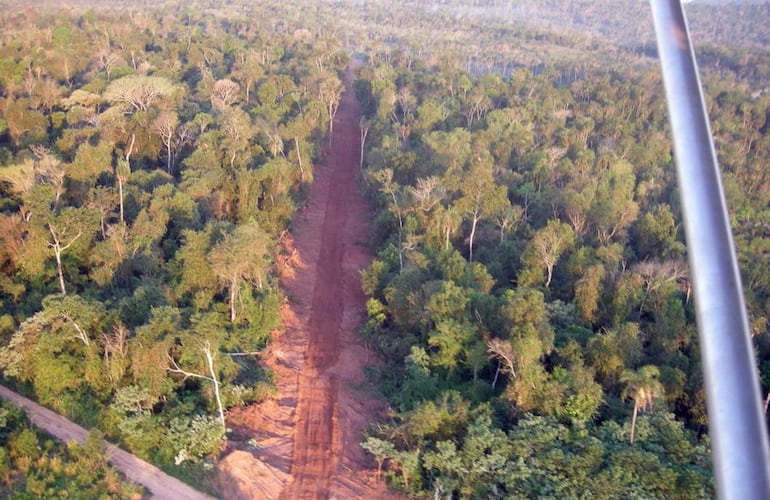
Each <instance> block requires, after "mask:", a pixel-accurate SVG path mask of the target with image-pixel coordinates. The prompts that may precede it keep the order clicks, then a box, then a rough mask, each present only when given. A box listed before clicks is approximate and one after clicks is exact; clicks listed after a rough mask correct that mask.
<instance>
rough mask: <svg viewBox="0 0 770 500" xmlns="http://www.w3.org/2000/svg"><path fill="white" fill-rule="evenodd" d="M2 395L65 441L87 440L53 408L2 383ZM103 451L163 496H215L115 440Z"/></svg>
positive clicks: (170, 499)
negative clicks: (196, 487) (170, 474)
mask: <svg viewBox="0 0 770 500" xmlns="http://www.w3.org/2000/svg"><path fill="white" fill-rule="evenodd" d="M0 398H1V399H4V400H6V401H8V402H10V403H11V404H13V405H14V406H17V407H19V408H21V409H22V410H24V412H25V413H26V414H27V416H29V419H30V420H31V421H32V423H33V424H35V425H36V426H38V427H40V428H41V429H43V430H45V431H46V432H48V433H49V434H51V435H53V436H55V437H57V438H58V439H60V440H62V441H64V442H70V441H77V442H78V443H81V444H82V443H85V441H86V438H87V437H88V431H87V430H86V429H84V428H83V427H81V426H79V425H77V424H75V423H73V422H70V421H69V420H67V419H66V418H64V417H62V416H61V415H58V414H56V413H54V412H52V411H51V410H49V409H47V408H44V407H42V406H40V405H39V404H37V403H35V402H34V401H32V400H30V399H27V398H25V397H24V396H21V395H19V394H16V393H15V392H13V391H11V390H10V389H8V388H7V387H5V386H2V385H0ZM104 455H105V456H106V457H107V460H108V461H109V462H110V464H112V466H113V467H115V468H116V469H118V470H120V471H121V472H122V473H123V474H125V476H126V477H127V478H128V480H129V481H132V482H134V483H138V484H141V485H142V486H144V487H145V488H147V489H148V490H149V491H150V492H151V493H152V498H155V499H160V500H213V497H211V496H209V495H206V494H204V493H201V492H200V491H198V490H196V489H194V488H193V487H192V486H189V485H187V484H185V483H183V482H182V481H180V480H179V479H177V478H175V477H172V476H169V475H168V474H166V473H165V472H163V471H162V470H160V469H159V468H157V467H155V466H154V465H152V464H150V463H148V462H145V461H144V460H142V459H141V458H138V457H136V456H134V455H132V454H130V453H128V452H126V451H124V450H121V449H120V448H118V447H117V446H115V445H114V444H111V443H108V442H106V441H105V442H104Z"/></svg>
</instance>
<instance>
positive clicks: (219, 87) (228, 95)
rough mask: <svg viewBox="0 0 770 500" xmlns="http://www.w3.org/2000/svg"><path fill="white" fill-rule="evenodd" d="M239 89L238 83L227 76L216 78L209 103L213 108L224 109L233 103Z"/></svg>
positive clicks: (236, 98)
mask: <svg viewBox="0 0 770 500" xmlns="http://www.w3.org/2000/svg"><path fill="white" fill-rule="evenodd" d="M240 91H241V87H240V85H238V84H237V83H235V82H234V81H232V80H230V79H229V78H223V79H221V80H217V81H216V82H214V88H213V89H212V91H211V105H212V106H213V107H214V109H225V108H227V107H229V106H231V105H233V104H235V102H236V101H237V100H238V94H239V93H240Z"/></svg>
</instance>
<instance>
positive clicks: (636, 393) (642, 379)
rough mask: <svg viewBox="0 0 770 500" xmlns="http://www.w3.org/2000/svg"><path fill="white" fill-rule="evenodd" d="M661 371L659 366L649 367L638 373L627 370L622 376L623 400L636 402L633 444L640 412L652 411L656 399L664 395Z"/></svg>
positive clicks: (632, 433) (644, 367)
mask: <svg viewBox="0 0 770 500" xmlns="http://www.w3.org/2000/svg"><path fill="white" fill-rule="evenodd" d="M659 377H660V370H659V369H658V367H657V366H654V365H647V366H643V367H641V368H639V370H637V371H632V370H625V371H623V374H622V375H621V376H620V382H621V383H623V384H625V386H626V387H625V389H623V394H622V396H623V398H624V399H625V398H631V399H633V400H634V414H633V417H632V418H631V437H630V442H631V443H632V444H633V442H634V436H635V432H636V416H637V414H638V413H639V411H640V410H641V411H645V410H652V408H653V404H654V402H655V399H656V398H659V397H662V396H663V395H664V390H663V385H662V384H661V383H660V380H659Z"/></svg>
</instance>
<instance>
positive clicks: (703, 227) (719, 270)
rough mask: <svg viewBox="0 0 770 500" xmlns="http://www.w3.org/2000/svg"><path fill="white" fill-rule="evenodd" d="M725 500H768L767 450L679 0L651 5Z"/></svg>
mask: <svg viewBox="0 0 770 500" xmlns="http://www.w3.org/2000/svg"><path fill="white" fill-rule="evenodd" d="M650 3H651V5H652V13H653V19H654V23H655V31H656V36H657V40H658V54H659V56H660V61H661V66H662V68H663V82H664V84H665V87H666V100H667V102H668V111H669V119H670V121H671V130H672V135H673V140H674V153H675V158H676V166H677V177H678V182H679V191H680V196H681V200H682V212H683V215H684V225H685V234H686V237H687V253H688V256H689V261H690V272H691V274H692V276H693V285H694V290H695V310H696V320H697V324H698V332H699V339H700V350H701V356H702V358H703V371H704V377H705V386H706V402H707V407H708V418H709V427H710V434H711V441H712V457H713V461H714V476H715V478H716V486H717V494H718V496H719V498H722V499H731V500H732V499H740V500H746V499H753V498H756V499H768V498H770V447H769V446H768V436H767V429H766V426H765V420H764V415H763V413H762V403H761V395H760V385H759V376H758V371H757V367H756V360H755V357H754V351H753V348H752V342H751V335H750V331H749V322H748V315H747V313H746V305H745V303H744V299H743V291H742V286H741V278H740V272H739V269H738V261H737V259H736V256H735V255H736V254H735V244H734V243H733V238H732V233H731V230H730V219H729V217H728V214H727V204H726V202H725V196H724V191H723V189H722V181H721V178H720V174H719V167H718V165H717V159H716V152H715V150H714V143H713V141H712V137H711V130H710V127H709V122H708V117H707V114H706V108H705V104H704V100H703V93H702V91H701V85H700V80H699V77H698V71H697V67H696V63H695V56H694V53H693V49H692V44H691V42H690V34H689V30H688V28H687V21H686V19H685V15H684V9H683V8H682V4H681V2H680V0H651V1H650Z"/></svg>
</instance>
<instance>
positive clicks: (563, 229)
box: [519, 219, 575, 288]
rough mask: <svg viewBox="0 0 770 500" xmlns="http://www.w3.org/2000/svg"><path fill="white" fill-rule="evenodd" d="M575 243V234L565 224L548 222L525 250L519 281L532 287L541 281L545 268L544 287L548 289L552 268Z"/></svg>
mask: <svg viewBox="0 0 770 500" xmlns="http://www.w3.org/2000/svg"><path fill="white" fill-rule="evenodd" d="M574 242H575V233H574V232H573V231H572V228H571V227H570V226H568V225H567V224H565V223H563V222H560V221H557V220H553V219H551V220H549V221H548V224H546V226H545V227H544V228H543V229H541V230H539V231H538V232H536V233H535V235H534V236H533V237H532V240H531V241H530V243H529V245H528V246H527V249H526V250H525V251H524V254H523V255H522V257H521V260H522V263H523V264H524V265H525V267H524V269H523V270H522V272H521V274H520V275H519V280H520V281H521V282H522V284H525V285H530V286H531V285H534V284H536V283H537V282H538V281H540V280H541V279H542V271H538V270H537V269H538V268H540V269H542V268H545V271H546V276H545V287H546V288H548V287H549V285H550V284H551V279H552V278H553V268H554V266H556V263H557V262H558V261H559V258H560V257H561V255H562V253H564V252H565V251H566V250H568V249H569V248H571V247H572V246H573V245H574Z"/></svg>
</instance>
